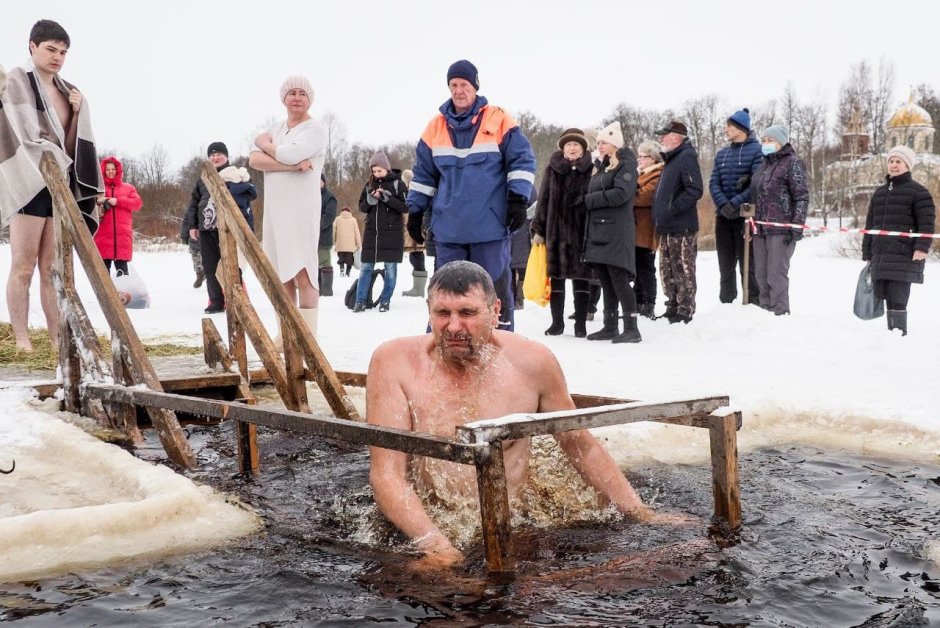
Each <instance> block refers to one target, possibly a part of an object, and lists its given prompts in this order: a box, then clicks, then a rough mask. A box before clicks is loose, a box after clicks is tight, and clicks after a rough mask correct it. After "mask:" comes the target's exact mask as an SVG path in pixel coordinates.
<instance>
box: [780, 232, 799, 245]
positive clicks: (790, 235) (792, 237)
mask: <svg viewBox="0 0 940 628" xmlns="http://www.w3.org/2000/svg"><path fill="white" fill-rule="evenodd" d="M802 239H803V230H802V229H800V230H799V231H795V230H793V229H790V230H789V231H787V233H786V235H784V236H783V242H784V243H785V244H790V243H791V242H799V241H800V240H802Z"/></svg>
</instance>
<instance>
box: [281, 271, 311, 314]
mask: <svg viewBox="0 0 940 628" xmlns="http://www.w3.org/2000/svg"><path fill="white" fill-rule="evenodd" d="M284 292H286V293H287V298H288V300H289V301H290V302H291V303H297V304H298V307H300V309H311V308H315V307H317V306H319V305H320V291H319V290H317V289H316V288H314V287H313V284H312V283H311V282H310V277H309V276H308V275H307V269H306V268H302V269H301V270H300V272H299V273H297V275H296V276H295V277H294V278H293V279H291V280H290V281H287V282H285V283H284ZM298 293H300V300H299V301H298Z"/></svg>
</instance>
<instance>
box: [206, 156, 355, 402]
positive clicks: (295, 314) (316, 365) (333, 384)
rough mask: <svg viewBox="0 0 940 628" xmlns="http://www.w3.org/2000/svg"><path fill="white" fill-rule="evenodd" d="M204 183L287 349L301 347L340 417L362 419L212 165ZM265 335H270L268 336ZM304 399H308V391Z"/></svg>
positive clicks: (301, 352)
mask: <svg viewBox="0 0 940 628" xmlns="http://www.w3.org/2000/svg"><path fill="white" fill-rule="evenodd" d="M202 180H203V182H204V183H205V184H206V186H207V187H208V189H209V192H210V194H211V195H212V198H213V199H214V200H215V204H216V209H217V213H218V217H219V222H220V223H224V224H225V225H226V226H227V227H228V228H229V229H230V231H231V234H232V235H233V236H235V240H236V241H237V242H238V247H239V248H240V249H241V250H242V252H243V253H244V254H245V257H246V259H247V260H248V263H249V264H250V265H251V268H252V269H253V270H254V272H255V276H256V277H258V279H259V281H260V282H261V287H262V288H263V289H264V291H265V294H267V296H268V299H270V300H271V304H272V305H274V310H275V311H276V312H277V314H278V318H279V320H280V321H281V325H282V330H283V331H282V334H281V335H282V337H283V340H284V344H285V348H287V347H286V345H287V344H288V343H289V342H295V344H294V346H296V347H297V349H298V350H299V353H300V354H301V355H302V357H303V359H304V360H306V362H307V368H308V370H309V371H311V372H312V373H313V374H314V376H315V380H316V382H317V385H318V386H319V387H320V390H321V391H322V392H323V396H324V398H325V399H326V401H327V403H329V405H330V408H331V409H332V410H333V413H334V414H335V415H336V416H337V417H340V418H344V419H352V420H357V419H359V412H358V410H356V406H355V404H354V403H353V402H352V399H350V398H349V395H348V394H346V390H345V389H344V388H343V385H342V384H341V383H340V382H339V379H338V378H337V377H336V373H335V372H334V371H333V368H332V367H331V366H330V363H329V361H327V359H326V356H325V355H324V354H323V351H322V350H321V349H320V345H319V344H317V341H316V338H314V337H313V334H312V333H310V330H309V329H308V328H307V324H306V323H305V322H304V321H303V319H302V318H301V317H300V312H299V311H298V310H297V308H296V307H294V304H293V303H291V302H290V301H289V300H288V298H287V294H286V293H285V292H284V289H283V284H282V283H281V280H280V277H278V275H277V273H276V272H275V270H274V267H273V266H271V262H270V261H269V260H268V258H267V256H266V255H265V254H264V252H263V251H262V250H261V247H260V245H259V244H258V241H257V239H256V238H255V236H254V234H253V233H252V232H251V230H250V229H249V228H248V223H247V222H245V218H244V217H243V216H242V215H241V211H240V210H239V209H238V207H237V206H236V205H235V201H234V200H233V199H232V195H231V194H230V193H229V191H228V188H226V187H225V184H224V183H223V181H222V178H221V177H220V176H219V173H218V172H216V170H215V167H214V166H212V164H211V163H210V162H206V163H205V164H204V165H203V168H202ZM226 298H228V296H226ZM265 335H267V333H266V332H265ZM256 346H257V345H256ZM285 357H287V356H285ZM288 359H290V358H288ZM294 370H295V369H294V368H293V366H292V365H289V366H288V373H291V372H292V371H294ZM302 372H303V371H302V369H301V371H300V375H299V377H302ZM301 383H302V382H301ZM299 392H300V391H299V390H295V394H299ZM304 396H305V397H306V388H304ZM304 400H306V399H304Z"/></svg>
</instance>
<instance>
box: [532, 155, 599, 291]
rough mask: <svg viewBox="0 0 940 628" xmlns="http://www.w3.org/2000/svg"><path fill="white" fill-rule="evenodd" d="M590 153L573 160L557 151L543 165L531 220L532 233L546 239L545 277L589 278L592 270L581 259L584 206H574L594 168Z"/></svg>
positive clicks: (582, 193)
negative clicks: (543, 169) (546, 268)
mask: <svg viewBox="0 0 940 628" xmlns="http://www.w3.org/2000/svg"><path fill="white" fill-rule="evenodd" d="M593 165H594V164H593V162H592V161H591V154H590V153H587V152H586V153H584V154H583V155H582V156H581V158H580V159H578V160H577V161H575V162H571V161H568V160H567V159H565V156H564V153H562V152H561V151H556V152H554V153H553V154H552V156H551V158H550V159H549V161H548V165H547V166H545V174H543V175H542V187H541V189H540V190H539V204H538V205H537V206H536V210H535V217H534V218H533V219H532V233H533V234H537V235H540V236H542V237H543V238H545V249H546V252H547V253H548V276H549V277H556V278H559V279H590V278H591V276H592V271H591V269H590V268H589V267H588V266H586V265H585V264H584V263H583V262H582V261H581V254H582V252H583V248H582V247H583V245H584V218H585V212H584V207H574V204H575V200H576V199H577V198H578V197H580V196H584V193H585V192H587V187H588V183H589V182H590V180H591V169H592V168H593Z"/></svg>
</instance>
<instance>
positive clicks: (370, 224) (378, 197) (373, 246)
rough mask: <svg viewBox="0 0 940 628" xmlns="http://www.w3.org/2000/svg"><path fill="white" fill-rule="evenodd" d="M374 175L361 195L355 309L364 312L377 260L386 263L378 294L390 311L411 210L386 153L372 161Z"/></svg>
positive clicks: (377, 155)
mask: <svg viewBox="0 0 940 628" xmlns="http://www.w3.org/2000/svg"><path fill="white" fill-rule="evenodd" d="M369 165H370V167H371V168H372V176H371V177H369V181H368V183H366V185H365V187H363V188H362V194H360V195H359V211H361V212H362V213H363V214H365V215H366V229H365V234H363V236H362V267H361V268H360V271H359V283H358V285H357V288H356V303H355V305H354V306H353V312H362V311H363V310H364V309H365V307H366V300H367V297H368V296H369V287H370V286H371V285H372V272H373V270H374V269H375V265H376V264H377V263H378V262H385V286H384V288H383V289H382V294H381V295H380V296H379V311H380V312H387V311H388V308H389V302H390V301H391V300H392V294H393V293H394V291H395V280H396V279H397V277H398V264H400V263H401V260H402V257H403V255H404V253H405V237H404V224H405V223H404V219H403V218H402V215H403V214H405V213H407V212H408V206H407V205H405V194H406V192H407V190H406V189H405V184H404V183H402V181H401V176H400V175H399V173H398V171H397V170H392V169H391V166H390V165H389V162H388V157H386V156H385V153H383V152H382V151H378V152H376V153H375V155H373V156H372V159H371V160H369Z"/></svg>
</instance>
